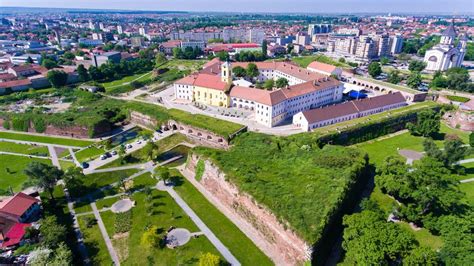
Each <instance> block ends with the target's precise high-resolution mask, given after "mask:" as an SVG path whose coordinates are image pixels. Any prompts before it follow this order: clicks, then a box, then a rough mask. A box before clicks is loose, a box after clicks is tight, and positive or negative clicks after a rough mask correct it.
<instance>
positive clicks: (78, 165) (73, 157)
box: [69, 148, 81, 167]
mask: <svg viewBox="0 0 474 266" xmlns="http://www.w3.org/2000/svg"><path fill="white" fill-rule="evenodd" d="M69 154H71V158H72V161H73V162H74V164H76V166H77V167H81V163H80V162H79V161H78V160H77V158H76V154H75V153H74V150H73V149H72V148H69Z"/></svg>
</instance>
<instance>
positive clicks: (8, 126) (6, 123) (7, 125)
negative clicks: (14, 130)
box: [3, 120, 10, 130]
mask: <svg viewBox="0 0 474 266" xmlns="http://www.w3.org/2000/svg"><path fill="white" fill-rule="evenodd" d="M3 128H4V129H6V130H9V129H10V121H9V120H5V121H3Z"/></svg>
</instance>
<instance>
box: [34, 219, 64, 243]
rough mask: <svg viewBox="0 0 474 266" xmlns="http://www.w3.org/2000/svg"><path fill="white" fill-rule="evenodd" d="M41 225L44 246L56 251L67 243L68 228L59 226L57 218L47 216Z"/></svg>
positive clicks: (41, 221)
mask: <svg viewBox="0 0 474 266" xmlns="http://www.w3.org/2000/svg"><path fill="white" fill-rule="evenodd" d="M40 224H41V226H40V236H41V245H42V246H44V247H46V248H51V249H54V248H56V247H59V245H60V244H61V243H62V242H65V241H66V234H67V230H66V227H65V226H64V225H61V224H58V222H57V221H56V217H55V216H46V217H45V218H43V219H41V220H40Z"/></svg>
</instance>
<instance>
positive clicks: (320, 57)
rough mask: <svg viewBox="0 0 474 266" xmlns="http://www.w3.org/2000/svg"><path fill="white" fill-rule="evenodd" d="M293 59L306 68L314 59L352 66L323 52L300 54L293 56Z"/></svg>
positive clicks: (340, 65)
mask: <svg viewBox="0 0 474 266" xmlns="http://www.w3.org/2000/svg"><path fill="white" fill-rule="evenodd" d="M291 60H292V61H293V62H295V63H297V64H298V65H299V66H300V67H303V68H306V67H307V66H308V65H309V64H311V63H312V62H313V61H318V62H322V63H326V64H330V65H334V66H337V67H343V68H350V66H349V65H348V64H346V63H341V62H339V61H336V60H334V59H332V58H330V57H327V56H325V55H322V54H318V55H310V56H298V57H293V58H291Z"/></svg>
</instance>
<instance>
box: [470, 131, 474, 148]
mask: <svg viewBox="0 0 474 266" xmlns="http://www.w3.org/2000/svg"><path fill="white" fill-rule="evenodd" d="M469 146H471V147H474V132H471V134H469Z"/></svg>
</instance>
